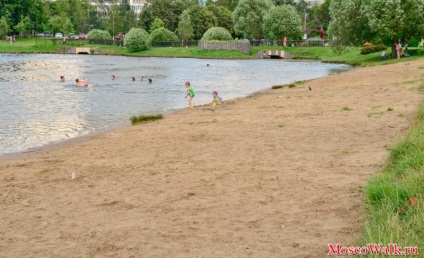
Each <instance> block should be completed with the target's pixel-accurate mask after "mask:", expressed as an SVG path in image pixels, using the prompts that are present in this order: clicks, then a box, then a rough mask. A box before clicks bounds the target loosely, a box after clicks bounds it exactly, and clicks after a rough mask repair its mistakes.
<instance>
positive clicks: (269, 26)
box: [263, 5, 302, 39]
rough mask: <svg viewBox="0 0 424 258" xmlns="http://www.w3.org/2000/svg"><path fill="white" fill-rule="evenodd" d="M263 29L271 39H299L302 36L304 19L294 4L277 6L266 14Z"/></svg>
mask: <svg viewBox="0 0 424 258" xmlns="http://www.w3.org/2000/svg"><path fill="white" fill-rule="evenodd" d="M263 29H264V32H265V35H266V37H267V38H269V39H283V38H284V37H287V38H288V39H299V38H300V37H301V36H302V20H301V19H300V17H299V15H298V14H297V12H296V9H295V8H294V7H293V6H291V5H282V6H277V7H273V8H272V9H271V10H270V11H269V12H268V13H267V14H266V15H265V17H264V23H263Z"/></svg>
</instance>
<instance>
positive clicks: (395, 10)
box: [362, 0, 424, 57]
mask: <svg viewBox="0 0 424 258" xmlns="http://www.w3.org/2000/svg"><path fill="white" fill-rule="evenodd" d="M363 2H364V5H363V9H362V11H363V15H364V16H365V17H366V19H367V20H368V25H369V28H370V30H371V32H372V34H371V35H372V38H371V39H372V40H373V41H376V43H379V41H380V42H385V41H390V42H391V47H392V57H395V56H396V51H395V44H396V43H398V41H399V40H402V41H404V40H406V39H410V38H413V37H422V36H423V35H424V0H402V1H401V0H364V1H363Z"/></svg>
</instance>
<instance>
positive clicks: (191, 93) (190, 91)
mask: <svg viewBox="0 0 424 258" xmlns="http://www.w3.org/2000/svg"><path fill="white" fill-rule="evenodd" d="M185 86H186V89H187V94H186V96H185V98H186V99H187V97H188V104H189V106H190V107H194V104H193V103H192V100H193V98H194V96H195V95H196V94H195V93H194V90H193V89H192V88H191V86H190V82H186V83H185Z"/></svg>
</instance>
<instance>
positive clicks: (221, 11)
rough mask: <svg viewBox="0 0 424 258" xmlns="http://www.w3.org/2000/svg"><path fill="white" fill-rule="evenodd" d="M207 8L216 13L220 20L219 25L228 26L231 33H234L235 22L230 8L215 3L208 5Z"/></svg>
mask: <svg viewBox="0 0 424 258" xmlns="http://www.w3.org/2000/svg"><path fill="white" fill-rule="evenodd" d="M206 9H207V10H209V11H210V12H212V13H213V15H215V17H216V19H217V21H218V24H217V25H218V27H222V28H226V29H227V30H228V31H229V32H230V33H231V34H234V23H233V18H232V17H231V11H230V10H228V9H227V8H225V7H222V6H217V5H214V4H210V5H208V6H206Z"/></svg>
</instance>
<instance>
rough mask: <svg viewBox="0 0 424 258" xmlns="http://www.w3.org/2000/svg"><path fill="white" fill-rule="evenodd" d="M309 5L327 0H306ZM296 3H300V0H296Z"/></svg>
mask: <svg viewBox="0 0 424 258" xmlns="http://www.w3.org/2000/svg"><path fill="white" fill-rule="evenodd" d="M304 1H305V2H306V3H308V4H309V5H320V4H323V3H324V2H325V0H304ZM295 2H296V3H299V2H300V0H295Z"/></svg>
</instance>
